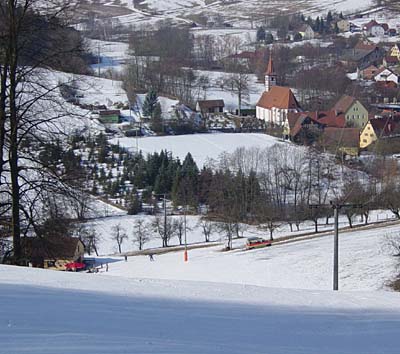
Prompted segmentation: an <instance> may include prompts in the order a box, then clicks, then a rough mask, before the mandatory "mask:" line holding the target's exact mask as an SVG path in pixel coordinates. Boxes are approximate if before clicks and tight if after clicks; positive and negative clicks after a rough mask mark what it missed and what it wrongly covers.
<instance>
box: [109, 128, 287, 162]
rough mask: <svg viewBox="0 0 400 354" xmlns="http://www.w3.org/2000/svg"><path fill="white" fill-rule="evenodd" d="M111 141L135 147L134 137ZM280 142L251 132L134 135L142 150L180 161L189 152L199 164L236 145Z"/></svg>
mask: <svg viewBox="0 0 400 354" xmlns="http://www.w3.org/2000/svg"><path fill="white" fill-rule="evenodd" d="M111 143H113V144H118V143H119V145H120V146H122V147H126V148H129V149H136V139H135V138H115V139H112V140H111ZM277 143H283V142H281V140H279V139H277V138H274V137H272V136H270V135H266V134H259V133H257V134H254V133H237V134H235V133H221V134H220V133H215V134H193V135H178V136H159V137H141V138H138V144H139V150H142V151H143V152H144V153H153V152H160V151H161V150H167V151H170V152H172V155H173V156H176V157H179V159H181V160H183V159H184V158H185V156H186V155H187V153H188V152H190V153H191V154H192V156H193V158H194V160H195V161H196V163H197V165H198V166H199V167H202V166H203V165H205V164H207V162H208V161H209V160H210V159H214V160H216V159H218V158H219V157H220V156H221V155H222V154H225V153H232V152H234V151H235V150H236V149H237V148H238V147H246V148H251V147H259V148H261V149H263V148H267V147H271V146H272V145H274V144H277Z"/></svg>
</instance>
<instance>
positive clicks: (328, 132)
mask: <svg viewBox="0 0 400 354" xmlns="http://www.w3.org/2000/svg"><path fill="white" fill-rule="evenodd" d="M323 140H324V143H325V145H326V146H336V147H347V148H358V146H359V142H360V131H359V130H358V129H357V128H325V130H324V133H323Z"/></svg>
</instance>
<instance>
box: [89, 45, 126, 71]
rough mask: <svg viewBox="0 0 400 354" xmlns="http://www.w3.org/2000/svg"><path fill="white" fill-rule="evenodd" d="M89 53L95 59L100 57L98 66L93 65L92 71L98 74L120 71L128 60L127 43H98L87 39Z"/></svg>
mask: <svg viewBox="0 0 400 354" xmlns="http://www.w3.org/2000/svg"><path fill="white" fill-rule="evenodd" d="M86 41H87V43H88V49H89V51H90V52H91V53H92V54H93V55H94V56H97V57H100V59H101V60H100V63H99V64H93V65H92V66H91V67H92V69H93V70H94V71H95V72H96V73H98V72H99V70H100V72H101V73H104V72H105V71H107V70H110V69H112V70H115V71H117V72H120V71H122V69H123V64H125V63H126V61H127V60H128V59H129V58H130V56H129V53H128V49H129V45H128V44H127V43H121V42H109V41H100V40H96V39H87V40H86Z"/></svg>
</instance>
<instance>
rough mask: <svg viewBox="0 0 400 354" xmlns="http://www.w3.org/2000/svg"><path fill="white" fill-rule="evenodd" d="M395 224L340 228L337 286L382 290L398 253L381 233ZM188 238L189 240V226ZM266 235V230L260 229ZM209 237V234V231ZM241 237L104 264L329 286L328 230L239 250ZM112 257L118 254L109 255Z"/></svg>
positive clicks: (155, 272)
mask: <svg viewBox="0 0 400 354" xmlns="http://www.w3.org/2000/svg"><path fill="white" fill-rule="evenodd" d="M399 231H400V225H393V226H389V227H385V228H384V229H365V230H357V231H353V232H349V231H342V232H341V233H340V251H339V254H340V264H339V266H340V276H339V284H340V288H341V289H343V290H357V291H359V290H369V291H371V290H382V289H387V282H388V281H390V280H392V279H393V278H394V277H395V275H396V269H397V268H396V265H397V263H398V259H397V258H396V257H393V254H392V253H391V252H390V250H389V249H388V248H387V247H386V236H387V235H390V234H396V233H398V232H399ZM188 235H190V238H189V240H190V241H191V240H192V238H191V237H192V235H191V232H188ZM261 236H264V237H266V235H265V234H264V235H262V234H261ZM214 237H215V236H214ZM244 242H245V239H237V240H235V242H234V250H233V251H230V252H221V249H222V248H223V246H222V245H217V246H215V247H211V248H204V249H195V250H189V262H188V263H187V264H184V263H183V251H181V252H172V253H166V254H157V255H155V256H154V257H155V259H156V261H155V262H149V260H148V258H147V256H135V257H129V258H128V262H117V263H113V264H110V267H109V273H108V274H109V275H113V276H123V277H130V278H149V279H152V278H158V279H166V280H167V279H169V280H188V281H207V282H215V283H235V284H249V285H256V286H263V287H274V288H294V289H310V290H329V289H331V288H332V275H331V274H332V259H333V236H332V235H327V236H321V237H319V238H313V239H308V240H302V241H296V242H292V243H287V244H274V245H273V246H271V247H268V248H263V249H259V250H251V251H246V250H244V247H243V246H244ZM115 259H116V260H118V259H119V258H115Z"/></svg>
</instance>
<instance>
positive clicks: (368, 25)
mask: <svg viewBox="0 0 400 354" xmlns="http://www.w3.org/2000/svg"><path fill="white" fill-rule="evenodd" d="M374 26H381V25H380V24H379V23H378V22H376V21H375V20H372V21H369V22H368V23H366V24H365V25H364V27H363V28H364V29H365V30H370V29H371V28H372V27H374ZM381 27H382V26H381Z"/></svg>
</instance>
